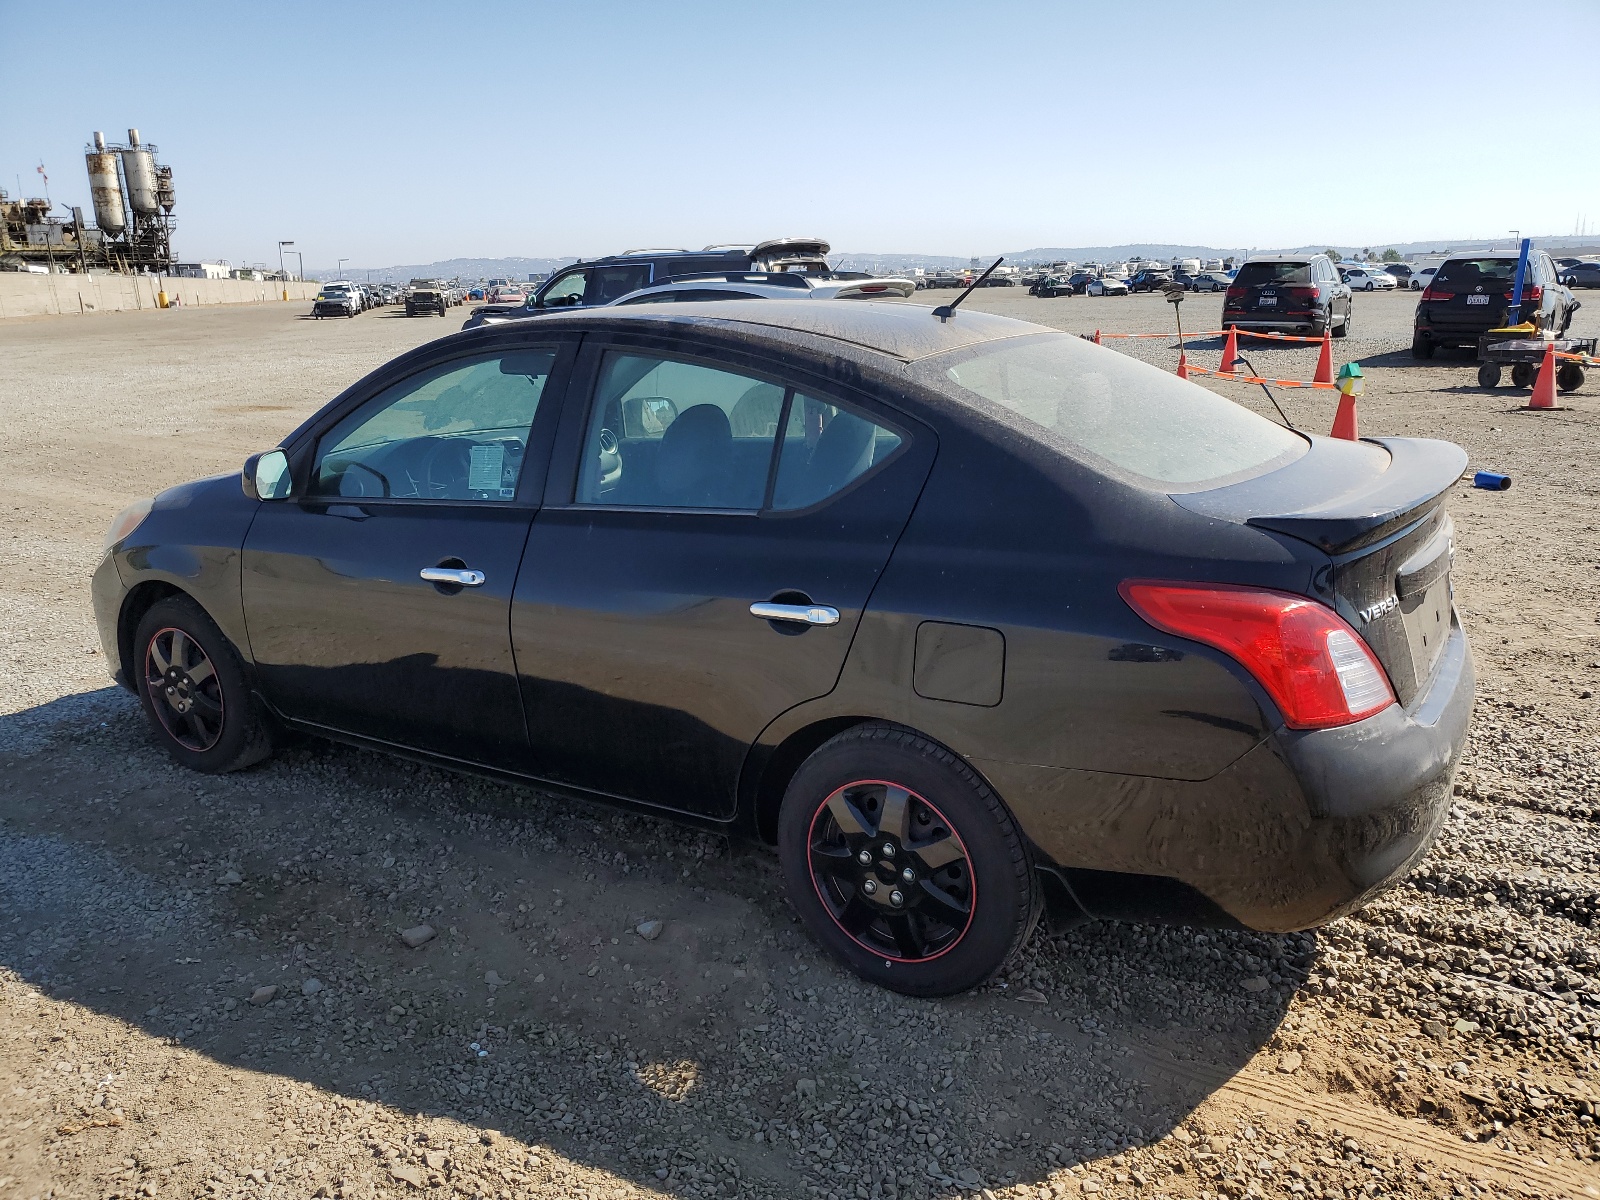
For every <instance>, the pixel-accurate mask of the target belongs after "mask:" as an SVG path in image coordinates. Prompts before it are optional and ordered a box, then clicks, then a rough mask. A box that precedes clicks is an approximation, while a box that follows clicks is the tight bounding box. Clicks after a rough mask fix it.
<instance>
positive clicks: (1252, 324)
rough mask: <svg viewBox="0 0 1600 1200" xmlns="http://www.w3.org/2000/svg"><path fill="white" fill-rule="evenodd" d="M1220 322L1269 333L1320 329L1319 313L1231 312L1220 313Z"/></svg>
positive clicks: (1225, 325) (1302, 331)
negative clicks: (1265, 315) (1269, 313)
mask: <svg viewBox="0 0 1600 1200" xmlns="http://www.w3.org/2000/svg"><path fill="white" fill-rule="evenodd" d="M1222 324H1223V327H1224V328H1226V327H1227V326H1229V325H1237V326H1238V327H1239V328H1240V329H1260V330H1264V331H1266V332H1269V333H1310V332H1312V331H1313V330H1315V331H1319V332H1320V331H1321V329H1322V315H1321V314H1320V313H1284V314H1283V315H1282V316H1280V317H1263V316H1260V315H1256V314H1252V315H1250V316H1235V315H1234V314H1233V313H1230V312H1224V313H1223V314H1222Z"/></svg>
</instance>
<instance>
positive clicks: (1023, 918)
mask: <svg viewBox="0 0 1600 1200" xmlns="http://www.w3.org/2000/svg"><path fill="white" fill-rule="evenodd" d="M778 854H779V859H780V861H781V864H782V868H783V878H784V886H785V890H786V891H787V892H788V895H789V900H790V902H791V903H792V904H793V905H794V907H795V909H796V911H798V912H799V914H800V918H801V920H802V921H804V922H805V925H806V928H807V929H808V930H809V931H810V933H811V935H812V936H813V937H814V938H815V939H816V940H817V941H818V942H820V943H821V944H822V945H823V946H824V947H825V948H826V949H827V950H828V951H829V952H830V953H831V954H833V956H834V957H835V958H837V959H839V960H840V961H841V962H842V963H844V965H845V966H847V967H849V968H850V969H851V970H852V971H854V972H855V973H856V974H858V975H860V976H861V977H862V978H863V979H866V980H868V981H869V982H872V983H876V984H879V985H880V986H882V987H886V988H889V989H891V990H892V991H897V992H903V993H905V994H906V995H911V996H949V995H953V994H955V993H957V992H963V991H966V990H967V989H969V988H973V987H976V986H977V985H979V984H981V983H983V982H984V981H985V980H986V979H989V978H990V977H991V976H993V975H994V974H995V973H996V972H997V971H999V970H1000V969H1001V967H1003V966H1004V965H1005V963H1006V961H1007V960H1008V959H1009V958H1010V957H1011V956H1012V955H1013V954H1014V953H1016V951H1017V950H1018V949H1019V948H1020V947H1021V946H1022V944H1023V942H1024V941H1026V940H1027V937H1028V934H1029V933H1030V932H1031V931H1032V930H1033V926H1034V924H1035V923H1036V922H1037V920H1038V918H1039V912H1040V908H1041V897H1040V892H1039V887H1038V883H1037V881H1036V880H1035V878H1034V870H1033V863H1032V860H1031V858H1030V856H1029V853H1028V847H1027V844H1026V843H1025V842H1024V840H1023V838H1022V834H1021V832H1020V831H1019V830H1018V828H1017V826H1016V823H1015V822H1014V821H1013V820H1012V818H1011V814H1010V813H1009V812H1007V810H1006V808H1005V805H1004V804H1003V803H1001V801H1000V798H999V797H998V796H996V795H995V794H994V792H992V791H991V790H990V789H989V787H988V785H987V784H985V783H984V782H983V780H982V779H980V778H979V777H978V776H977V775H976V774H975V773H974V772H973V771H972V769H971V768H970V767H968V766H967V765H966V763H964V762H962V761H961V759H959V758H957V757H956V756H955V755H954V754H951V753H950V752H949V751H948V750H946V749H944V748H943V747H942V746H938V745H935V744H934V743H933V742H930V741H928V740H927V739H925V738H923V737H920V736H919V735H917V734H915V733H913V732H911V731H910V730H906V729H901V728H898V727H896V726H892V725H883V724H876V723H873V724H866V725H858V726H856V727H855V728H853V729H849V730H846V731H845V732H844V733H841V734H839V735H838V736H837V737H835V738H833V739H832V740H830V741H829V742H827V743H825V744H824V745H823V746H822V747H821V748H820V749H818V750H817V751H816V752H815V753H814V754H812V756H811V757H810V758H808V759H807V760H806V761H805V762H804V763H803V764H802V765H801V767H800V769H799V771H797V772H796V773H795V776H794V778H793V779H792V780H791V781H790V783H789V787H788V790H787V791H786V792H785V793H784V799H783V808H782V810H781V812H780V814H779V818H778ZM862 855H866V856H867V858H866V861H865V862H863V861H862Z"/></svg>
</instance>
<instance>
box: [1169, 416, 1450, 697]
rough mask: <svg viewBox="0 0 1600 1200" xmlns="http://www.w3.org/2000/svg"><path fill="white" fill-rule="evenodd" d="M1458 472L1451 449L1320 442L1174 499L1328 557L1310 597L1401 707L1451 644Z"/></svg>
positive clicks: (1397, 442)
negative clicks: (1353, 638)
mask: <svg viewBox="0 0 1600 1200" xmlns="http://www.w3.org/2000/svg"><path fill="white" fill-rule="evenodd" d="M1466 465H1467V455H1466V452H1465V451H1464V450H1462V449H1461V448H1460V447H1459V446H1455V445H1452V444H1451V443H1449V442H1441V441H1434V440H1431V439H1426V438H1380V439H1376V440H1373V441H1365V442H1354V443H1353V442H1341V441H1337V440H1334V439H1329V438H1317V439H1314V440H1313V443H1312V448H1311V450H1310V451H1309V452H1308V453H1307V454H1305V455H1304V456H1303V457H1301V458H1299V459H1297V460H1296V461H1295V462H1293V463H1291V464H1290V465H1288V466H1286V467H1283V468H1280V469H1279V470H1277V471H1273V472H1271V473H1269V474H1267V475H1263V476H1259V477H1257V478H1255V479H1251V480H1247V481H1245V482H1244V483H1239V484H1234V485H1232V486H1230V487H1224V488H1217V489H1214V490H1212V491H1208V492H1194V493H1189V494H1185V495H1178V496H1174V497H1173V500H1174V501H1175V502H1177V503H1178V504H1180V505H1182V506H1183V507H1185V508H1188V509H1190V510H1192V511H1195V512H1199V513H1203V514H1205V515H1207V516H1212V517H1217V518H1220V519H1224V520H1233V521H1239V522H1242V523H1244V524H1248V525H1253V526H1255V527H1256V528H1258V529H1266V530H1271V531H1272V532H1274V533H1278V534H1283V535H1286V536H1288V537H1293V538H1297V539H1299V540H1301V541H1304V542H1309V543H1310V544H1311V545H1313V546H1316V547H1317V548H1318V549H1319V550H1321V551H1323V552H1324V553H1325V554H1327V555H1328V558H1329V568H1328V570H1327V571H1325V572H1318V573H1317V577H1316V582H1315V584H1314V588H1315V589H1316V590H1317V591H1318V593H1319V594H1318V596H1317V598H1318V599H1320V600H1322V601H1323V602H1324V603H1328V602H1331V603H1332V604H1333V607H1334V608H1335V609H1336V610H1337V611H1338V613H1339V615H1340V616H1342V617H1344V619H1345V620H1347V621H1348V622H1350V624H1351V626H1353V627H1354V628H1355V630H1356V632H1357V633H1359V634H1360V635H1361V637H1362V638H1363V639H1364V640H1365V641H1366V643H1367V645H1368V646H1370V647H1371V648H1372V651H1373V653H1374V654H1375V655H1376V656H1377V658H1378V661H1379V662H1381V663H1382V664H1383V667H1384V669H1385V670H1386V671H1387V672H1388V674H1389V680H1390V682H1391V683H1392V684H1393V686H1394V690H1395V695H1396V696H1397V697H1398V698H1399V700H1400V702H1401V703H1402V704H1409V703H1410V702H1411V700H1412V699H1413V698H1414V697H1416V696H1417V695H1418V694H1419V693H1420V692H1422V691H1423V690H1425V689H1426V687H1427V684H1428V682H1429V680H1430V679H1431V678H1432V677H1433V672H1434V668H1435V667H1436V666H1437V665H1438V658H1439V652H1440V650H1441V649H1442V648H1443V646H1444V643H1445V641H1446V640H1447V639H1448V637H1449V634H1450V625H1451V598H1452V592H1451V579H1450V565H1451V558H1452V556H1453V553H1454V551H1453V547H1452V533H1453V528H1454V527H1453V525H1452V523H1451V520H1450V517H1449V515H1448V514H1447V513H1446V512H1445V510H1444V498H1445V494H1446V493H1447V492H1448V491H1449V489H1450V487H1451V486H1452V485H1453V484H1454V483H1455V482H1456V481H1457V480H1458V479H1460V478H1461V474H1462V472H1463V471H1464V470H1465V469H1466Z"/></svg>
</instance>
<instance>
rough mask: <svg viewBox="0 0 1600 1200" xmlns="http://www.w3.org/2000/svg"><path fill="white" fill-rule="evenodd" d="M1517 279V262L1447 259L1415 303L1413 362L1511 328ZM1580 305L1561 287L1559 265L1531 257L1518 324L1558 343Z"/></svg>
mask: <svg viewBox="0 0 1600 1200" xmlns="http://www.w3.org/2000/svg"><path fill="white" fill-rule="evenodd" d="M1516 278H1517V256H1516V255H1515V254H1507V255H1505V256H1503V257H1501V256H1493V255H1489V256H1485V257H1482V258H1466V257H1463V258H1449V259H1446V260H1445V261H1444V262H1442V263H1441V264H1439V271H1438V273H1437V274H1436V275H1434V277H1433V282H1432V283H1430V284H1428V286H1427V287H1426V288H1425V289H1423V292H1422V299H1420V300H1418V301H1417V315H1416V320H1415V323H1414V325H1413V327H1412V333H1411V354H1412V357H1413V358H1432V357H1433V352H1434V349H1435V348H1436V347H1438V346H1472V347H1474V348H1476V347H1477V345H1478V339H1479V338H1480V337H1481V336H1482V335H1483V334H1485V333H1488V332H1489V331H1490V330H1491V329H1500V328H1503V327H1504V326H1506V325H1508V324H1510V323H1511V293H1512V289H1513V287H1514V285H1515V283H1516ZM1578 307H1579V305H1578V301H1577V300H1575V299H1574V298H1573V295H1572V293H1571V292H1570V291H1568V290H1567V289H1566V287H1565V286H1564V285H1563V284H1562V283H1561V281H1560V279H1559V278H1558V272H1557V270H1556V265H1555V263H1553V262H1551V261H1550V256H1549V255H1548V254H1546V253H1545V252H1544V251H1543V250H1534V251H1532V252H1531V253H1529V255H1528V269H1527V272H1526V274H1525V275H1524V276H1523V280H1522V313H1521V316H1520V318H1519V319H1520V320H1522V321H1532V322H1533V326H1534V328H1535V329H1536V330H1538V331H1539V332H1540V333H1547V332H1548V333H1553V334H1555V335H1556V336H1557V337H1559V336H1560V335H1561V334H1563V333H1565V332H1566V331H1567V326H1568V325H1570V324H1571V323H1572V314H1573V313H1574V312H1576V311H1577V310H1578Z"/></svg>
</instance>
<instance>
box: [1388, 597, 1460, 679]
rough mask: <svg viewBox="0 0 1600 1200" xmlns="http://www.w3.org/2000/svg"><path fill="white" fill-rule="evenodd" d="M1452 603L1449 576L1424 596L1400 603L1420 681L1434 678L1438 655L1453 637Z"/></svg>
mask: <svg viewBox="0 0 1600 1200" xmlns="http://www.w3.org/2000/svg"><path fill="white" fill-rule="evenodd" d="M1450 603H1451V593H1450V576H1449V575H1448V574H1446V575H1442V576H1440V577H1439V578H1438V579H1436V580H1434V581H1433V583H1432V584H1431V585H1430V586H1429V587H1428V590H1427V591H1425V592H1423V593H1422V595H1421V596H1411V597H1408V598H1407V599H1405V600H1402V601H1401V602H1400V611H1401V614H1402V619H1403V621H1404V622H1405V630H1406V641H1407V642H1409V643H1410V650H1411V663H1412V666H1413V668H1414V669H1415V670H1416V673H1417V679H1418V680H1419V681H1421V680H1425V679H1427V678H1428V677H1429V676H1430V675H1432V674H1433V664H1434V663H1436V662H1437V661H1438V660H1439V651H1441V650H1443V649H1444V644H1445V642H1446V641H1447V640H1448V639H1449V637H1450Z"/></svg>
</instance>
